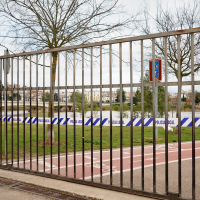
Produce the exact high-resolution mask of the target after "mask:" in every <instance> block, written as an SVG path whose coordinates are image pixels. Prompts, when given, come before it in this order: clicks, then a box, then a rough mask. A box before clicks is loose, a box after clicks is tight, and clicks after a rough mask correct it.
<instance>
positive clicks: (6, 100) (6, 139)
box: [4, 59, 19, 165]
mask: <svg viewBox="0 0 200 200" xmlns="http://www.w3.org/2000/svg"><path fill="white" fill-rule="evenodd" d="M7 62H8V61H7V59H4V74H5V76H4V77H5V85H4V87H5V98H4V107H5V109H4V110H5V111H6V112H5V117H6V118H5V155H6V165H8V99H7V93H8V92H7V91H8V84H7V70H8V69H7ZM18 95H19V93H18Z"/></svg>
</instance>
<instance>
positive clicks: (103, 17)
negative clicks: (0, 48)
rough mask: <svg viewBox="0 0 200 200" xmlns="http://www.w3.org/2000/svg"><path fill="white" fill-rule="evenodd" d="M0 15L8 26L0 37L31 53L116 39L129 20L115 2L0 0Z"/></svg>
mask: <svg viewBox="0 0 200 200" xmlns="http://www.w3.org/2000/svg"><path fill="white" fill-rule="evenodd" d="M0 13H1V17H4V18H5V19H6V20H7V22H6V24H7V25H9V26H8V27H7V28H6V30H8V31H7V33H6V34H5V35H4V36H5V37H6V38H11V39H12V42H15V44H18V46H22V47H23V51H26V50H27V49H30V48H31V49H34V50H37V49H45V48H57V47H62V46H64V45H74V44H79V43H87V42H92V41H94V40H97V39H101V40H102V39H105V38H107V37H108V36H111V35H112V34H113V33H115V36H116V33H117V32H116V31H119V29H120V28H121V27H124V26H126V25H128V23H129V22H130V21H131V17H130V16H129V17H128V18H126V19H125V17H124V19H123V20H119V17H118V16H119V14H123V13H122V10H121V7H120V6H118V0H99V1H97V2H96V0H12V1H11V0H1V2H0ZM122 16H125V14H123V15H121V17H122ZM117 19H118V20H117ZM112 36H113V35H112ZM19 44H20V45H19ZM57 58H58V53H57V52H53V53H52V87H53V88H54V86H55V77H56V65H57ZM53 95H54V91H52V100H53V99H54V98H53ZM50 99H51V98H50ZM53 101H54V100H53ZM53 104H54V102H52V105H53ZM49 105H50V104H49ZM50 110H51V108H49V112H48V117H50V115H51V112H50ZM52 110H53V109H52ZM52 117H54V113H52ZM50 139H51V137H50V126H49V127H48V132H47V143H50ZM53 141H54V133H53Z"/></svg>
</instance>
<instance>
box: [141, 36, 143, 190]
mask: <svg viewBox="0 0 200 200" xmlns="http://www.w3.org/2000/svg"><path fill="white" fill-rule="evenodd" d="M143 56H144V55H143V40H141V118H142V124H141V145H142V146H141V155H142V170H141V183H142V190H143V191H144V61H143V59H144V58H143Z"/></svg>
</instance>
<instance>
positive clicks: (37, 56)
mask: <svg viewBox="0 0 200 200" xmlns="http://www.w3.org/2000/svg"><path fill="white" fill-rule="evenodd" d="M36 110H37V111H36V119H37V120H36V143H37V144H36V156H37V157H36V159H37V161H36V166H37V171H38V142H39V141H38V54H36Z"/></svg>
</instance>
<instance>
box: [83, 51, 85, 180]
mask: <svg viewBox="0 0 200 200" xmlns="http://www.w3.org/2000/svg"><path fill="white" fill-rule="evenodd" d="M84 91H85V90H84V48H82V173H83V174H82V176H83V180H84V179H85V157H84V156H85V143H84V141H85V138H84V137H85V133H84V124H85V120H84V118H85V113H84V107H85V105H84V99H85V96H84Z"/></svg>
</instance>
